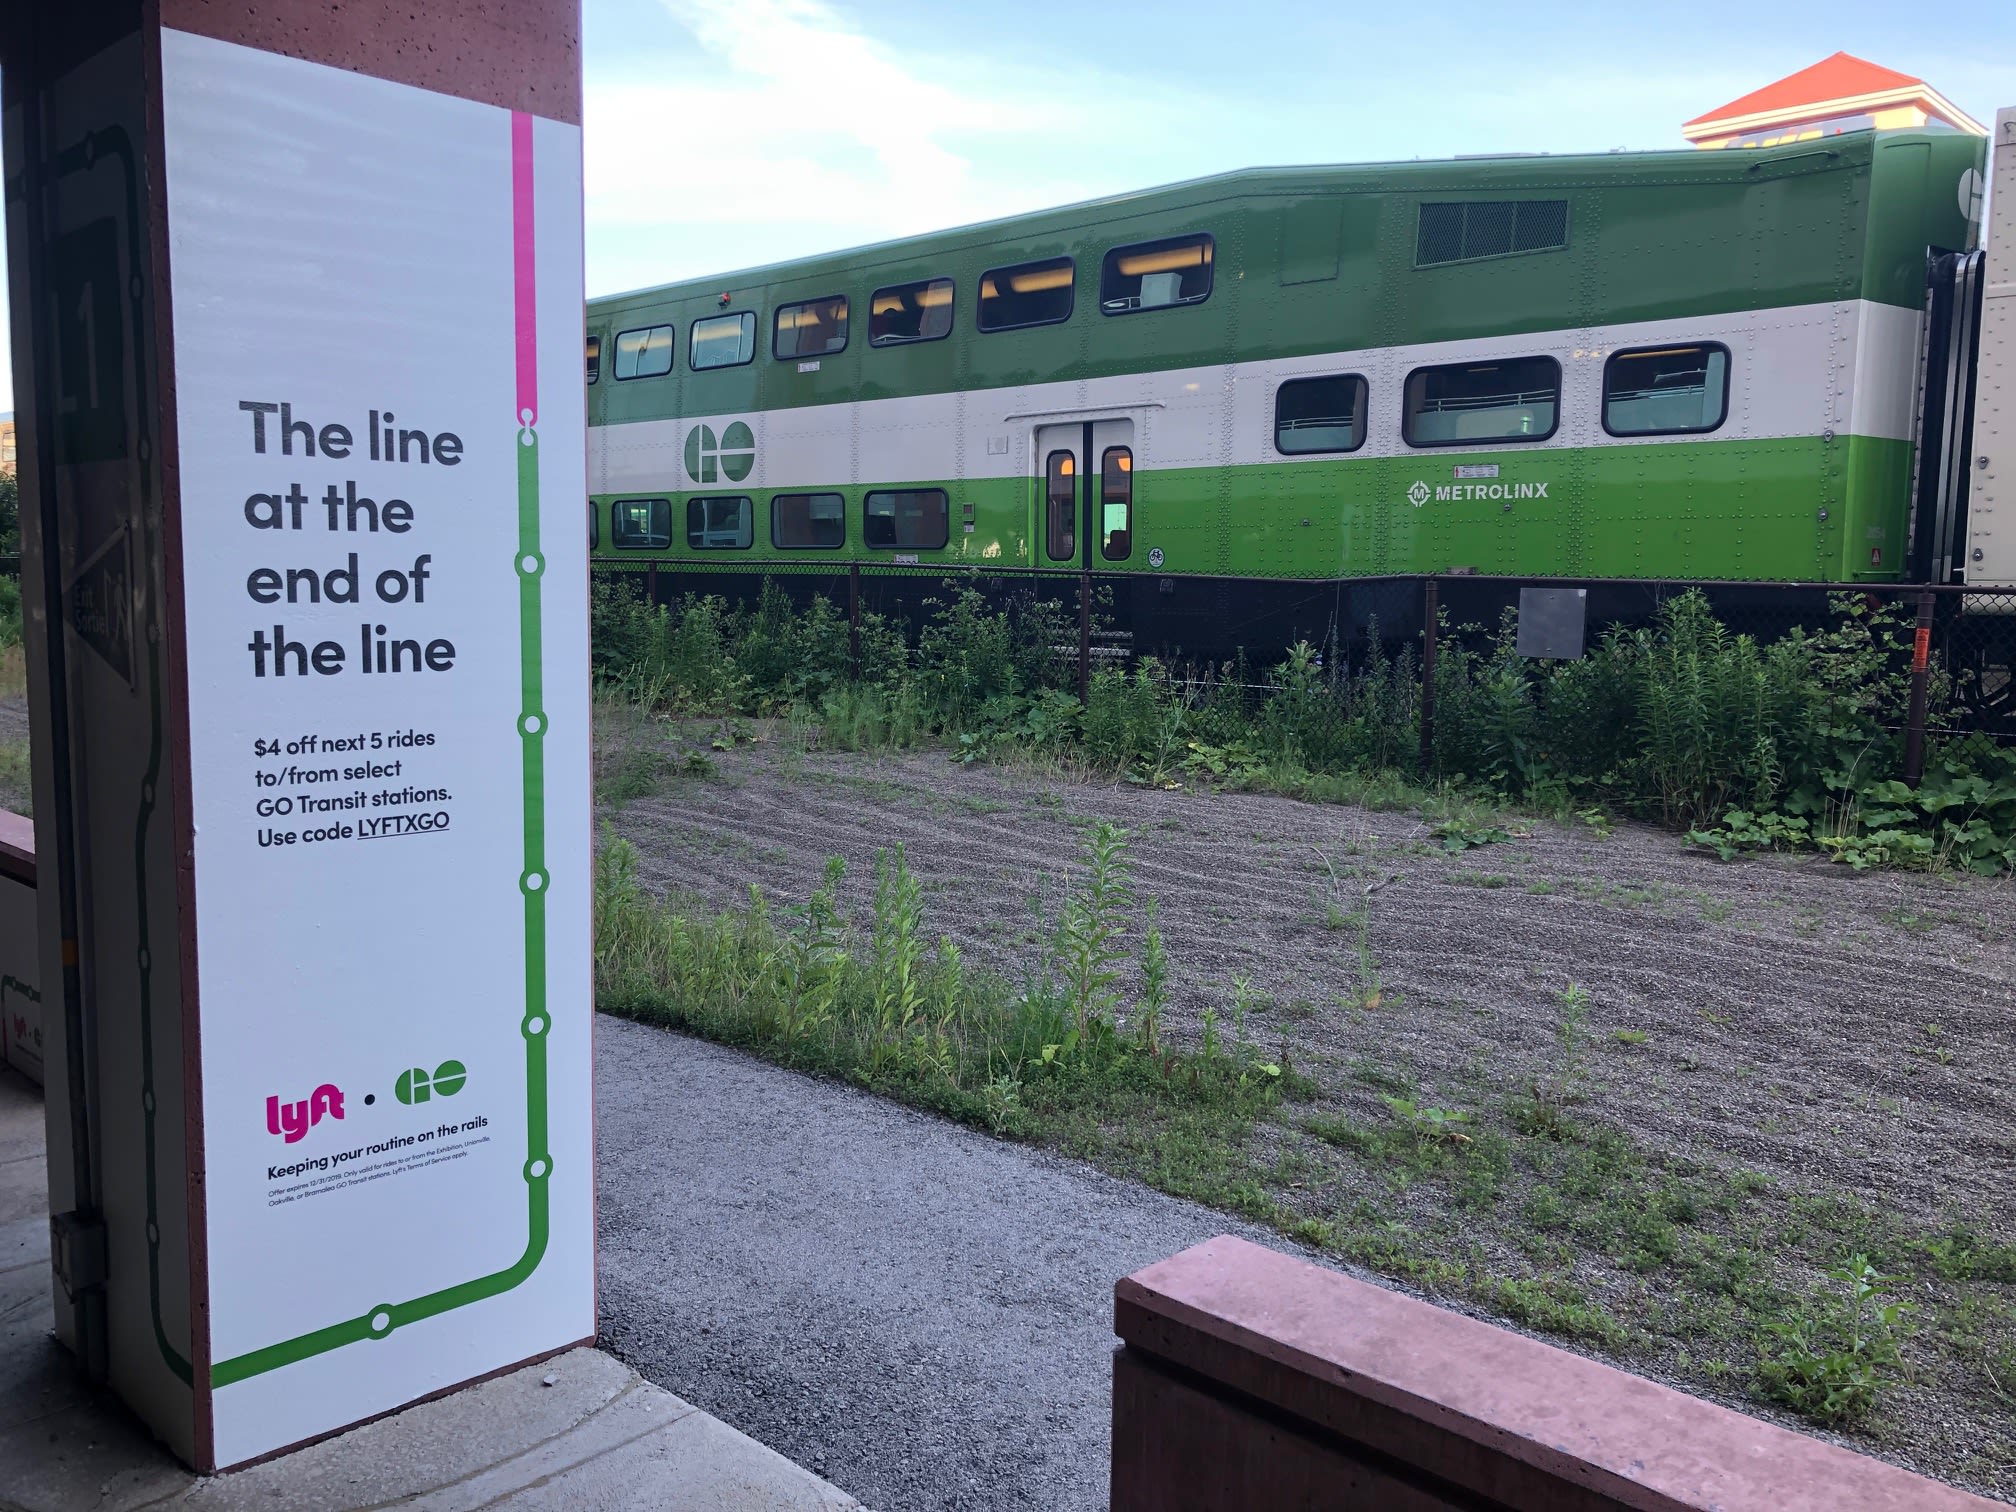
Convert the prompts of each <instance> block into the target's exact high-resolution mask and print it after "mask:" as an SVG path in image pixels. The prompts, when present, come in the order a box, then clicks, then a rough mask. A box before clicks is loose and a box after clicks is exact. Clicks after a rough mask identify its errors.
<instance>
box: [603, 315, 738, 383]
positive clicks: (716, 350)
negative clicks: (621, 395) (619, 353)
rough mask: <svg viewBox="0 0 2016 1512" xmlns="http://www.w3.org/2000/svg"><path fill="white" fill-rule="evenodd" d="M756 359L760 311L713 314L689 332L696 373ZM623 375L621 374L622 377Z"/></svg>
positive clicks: (690, 359)
mask: <svg viewBox="0 0 2016 1512" xmlns="http://www.w3.org/2000/svg"><path fill="white" fill-rule="evenodd" d="M755 356H756V312H755V311H754V310H743V311H741V312H740V313H739V314H735V315H709V316H707V317H706V318H705V319H703V320H696V321H694V322H693V329H692V330H690V331H688V332H687V333H686V360H687V361H688V362H689V363H691V364H692V365H693V371H694V372H696V373H699V372H705V371H706V370H707V369H708V368H724V367H740V366H742V364H743V363H745V362H751V361H753V360H754V359H755ZM619 376H620V375H619Z"/></svg>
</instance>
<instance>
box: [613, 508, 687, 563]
mask: <svg viewBox="0 0 2016 1512" xmlns="http://www.w3.org/2000/svg"><path fill="white" fill-rule="evenodd" d="M609 544H610V545H611V546H614V547H615V548H616V549H617V550H618V551H663V550H664V549H665V548H666V547H668V546H670V545H671V544H672V501H671V500H670V499H618V500H617V501H616V502H615V503H614V504H611V505H610V506H609Z"/></svg>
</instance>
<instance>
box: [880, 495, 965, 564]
mask: <svg viewBox="0 0 2016 1512" xmlns="http://www.w3.org/2000/svg"><path fill="white" fill-rule="evenodd" d="M861 517H862V518H861V526H862V528H861V539H862V540H863V541H864V542H865V543H866V544H868V545H870V546H875V547H880V548H882V549H884V550H901V549H903V548H905V547H909V548H912V549H920V550H924V551H936V550H938V549H939V548H940V547H942V546H943V545H944V544H945V543H946V542H947V541H949V540H950V539H951V538H952V515H951V512H950V511H949V510H948V509H947V508H946V504H945V490H944V489H942V488H909V489H901V490H890V491H886V492H879V493H871V494H869V495H868V497H867V498H866V499H865V500H863V501H862V505H861Z"/></svg>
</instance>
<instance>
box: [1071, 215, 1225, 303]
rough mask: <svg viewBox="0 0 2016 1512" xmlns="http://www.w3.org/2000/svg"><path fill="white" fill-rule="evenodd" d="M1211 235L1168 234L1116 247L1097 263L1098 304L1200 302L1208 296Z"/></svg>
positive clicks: (1209, 287)
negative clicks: (1152, 239)
mask: <svg viewBox="0 0 2016 1512" xmlns="http://www.w3.org/2000/svg"><path fill="white" fill-rule="evenodd" d="M1211 254H1212V242H1211V238H1210V237H1209V236H1206V235H1203V234H1201V233H1200V234H1198V235H1194V236H1170V237H1164V238H1163V239H1162V240H1161V241H1152V242H1141V243H1138V244H1137V245H1135V246H1132V247H1115V248H1114V249H1113V250H1112V251H1111V252H1108V253H1107V254H1106V261H1105V263H1104V264H1103V265H1102V266H1101V267H1100V269H1099V308H1100V309H1101V310H1103V311H1105V312H1106V313H1107V314H1108V315H1131V314H1133V313H1134V312H1135V311H1137V310H1160V309H1166V308H1167V307H1168V306H1170V305H1186V304H1202V303H1203V302H1204V301H1205V300H1207V299H1209V298H1210V297H1211Z"/></svg>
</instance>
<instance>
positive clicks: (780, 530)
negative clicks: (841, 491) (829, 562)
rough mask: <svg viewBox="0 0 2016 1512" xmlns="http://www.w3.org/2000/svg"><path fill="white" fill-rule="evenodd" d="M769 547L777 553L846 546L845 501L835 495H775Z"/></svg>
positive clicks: (828, 549) (771, 506)
mask: <svg viewBox="0 0 2016 1512" xmlns="http://www.w3.org/2000/svg"><path fill="white" fill-rule="evenodd" d="M770 544H771V545H772V546H775V547H776V548H777V549H778V550H779V551H830V550H832V549H833V548H834V547H836V546H845V545H846V544H847V501H846V500H845V499H843V498H841V497H840V495H838V494H836V493H811V494H805V493H801V494H777V495H775V496H774V497H772V498H771V500H770Z"/></svg>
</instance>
